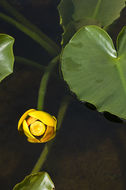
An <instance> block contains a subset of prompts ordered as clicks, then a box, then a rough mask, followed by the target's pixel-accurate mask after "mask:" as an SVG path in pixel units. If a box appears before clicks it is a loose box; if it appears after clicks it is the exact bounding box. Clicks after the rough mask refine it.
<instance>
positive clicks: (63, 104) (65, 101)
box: [31, 96, 71, 173]
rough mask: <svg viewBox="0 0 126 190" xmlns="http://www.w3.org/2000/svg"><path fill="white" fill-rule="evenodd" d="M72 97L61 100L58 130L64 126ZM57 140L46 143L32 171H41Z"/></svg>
mask: <svg viewBox="0 0 126 190" xmlns="http://www.w3.org/2000/svg"><path fill="white" fill-rule="evenodd" d="M70 100H71V97H70V96H66V97H65V98H64V99H63V101H62V102H61V105H60V108H59V112H58V116H57V120H58V123H57V130H58V131H59V129H60V128H61V126H62V122H63V118H64V116H65V113H66V111H67V108H68V105H69V103H70ZM54 142H55V139H53V140H51V141H50V142H48V143H46V144H45V146H44V149H43V150H42V152H41V154H40V157H39V159H38V161H37V162H36V164H35V166H34V168H33V170H32V172H31V173H36V172H39V171H40V170H41V168H42V166H43V164H44V162H45V161H46V159H47V156H48V155H49V153H50V150H51V147H52V145H53V143H54Z"/></svg>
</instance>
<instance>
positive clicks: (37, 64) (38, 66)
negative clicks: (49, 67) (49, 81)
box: [15, 56, 46, 71]
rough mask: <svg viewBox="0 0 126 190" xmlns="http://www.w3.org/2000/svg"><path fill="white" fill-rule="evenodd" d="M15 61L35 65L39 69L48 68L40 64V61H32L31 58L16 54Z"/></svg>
mask: <svg viewBox="0 0 126 190" xmlns="http://www.w3.org/2000/svg"><path fill="white" fill-rule="evenodd" d="M15 61H16V62H18V63H23V64H25V65H28V66H33V67H35V68H38V69H39V70H42V71H45V70H46V67H45V66H43V65H40V64H39V63H37V62H35V61H32V60H29V59H27V58H24V57H20V56H15Z"/></svg>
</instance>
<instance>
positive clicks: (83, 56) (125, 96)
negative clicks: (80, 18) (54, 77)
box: [61, 26, 126, 119]
mask: <svg viewBox="0 0 126 190" xmlns="http://www.w3.org/2000/svg"><path fill="white" fill-rule="evenodd" d="M117 44H118V45H117V46H118V51H116V50H115V48H114V45H113V42H112V39H111V38H110V36H109V35H108V34H107V32H105V31H104V30H103V29H101V28H100V27H98V26H86V27H82V28H81V29H80V30H79V31H78V32H77V33H76V34H75V35H74V36H73V38H72V39H71V40H70V42H69V43H68V44H67V45H66V47H65V48H64V50H63V53H62V57H61V68H62V73H63V77H64V80H66V82H67V83H68V85H69V87H70V90H71V91H73V92H74V93H75V94H76V95H77V97H78V99H79V100H81V101H86V102H89V103H91V104H93V105H95V106H96V107H97V109H98V111H100V112H103V111H107V112H110V113H112V114H114V115H117V116H119V117H121V118H124V119H126V28H125V27H124V29H123V30H122V31H121V32H120V34H119V36H118V40H117Z"/></svg>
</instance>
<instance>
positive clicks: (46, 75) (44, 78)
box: [37, 56, 59, 110]
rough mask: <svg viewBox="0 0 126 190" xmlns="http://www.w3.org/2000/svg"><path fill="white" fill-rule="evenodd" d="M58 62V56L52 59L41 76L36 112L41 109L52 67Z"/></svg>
mask: <svg viewBox="0 0 126 190" xmlns="http://www.w3.org/2000/svg"><path fill="white" fill-rule="evenodd" d="M58 60H59V56H57V57H55V58H53V59H52V61H51V62H50V63H49V65H48V67H47V69H46V70H45V72H44V74H43V76H42V79H41V82H40V88H39V94H38V104H37V109H38V110H42V109H43V106H44V99H45V93H46V89H47V84H48V81H49V78H50V75H51V73H52V71H53V69H54V67H55V66H56V64H57V62H58Z"/></svg>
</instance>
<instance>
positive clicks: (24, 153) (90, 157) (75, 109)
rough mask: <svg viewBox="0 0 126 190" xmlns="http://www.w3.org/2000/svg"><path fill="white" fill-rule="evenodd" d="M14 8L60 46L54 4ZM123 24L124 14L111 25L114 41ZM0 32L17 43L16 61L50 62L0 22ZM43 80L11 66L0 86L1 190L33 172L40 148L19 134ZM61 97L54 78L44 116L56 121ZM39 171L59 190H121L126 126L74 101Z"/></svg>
mask: <svg viewBox="0 0 126 190" xmlns="http://www.w3.org/2000/svg"><path fill="white" fill-rule="evenodd" d="M24 2H25V3H24ZM13 4H14V5H15V6H16V7H17V8H18V9H19V10H20V11H21V12H22V13H23V14H25V15H26V16H27V18H29V19H31V20H32V21H33V22H34V23H35V24H37V25H40V27H41V28H42V29H43V30H44V31H45V32H46V33H47V34H48V35H49V36H50V37H52V38H53V39H55V40H56V41H57V42H58V41H59V37H58V35H59V33H60V32H61V28H60V27H59V25H58V22H59V18H58V13H57V11H56V2H52V1H51V0H48V1H36V3H35V1H27V3H26V1H20V2H19V1H16V0H15V1H13ZM124 18H125V14H124V13H123V17H122V20H120V22H119V21H118V22H117V23H116V24H115V28H114V30H113V33H114V34H115V35H114V36H116V34H117V32H118V31H119V30H120V28H121V26H122V25H124V24H125V22H126V21H125V20H126V19H124ZM40 23H41V24H40ZM53 25H54V26H55V27H54V26H53ZM0 30H1V32H6V33H8V34H10V35H12V36H13V37H15V38H16V42H15V47H14V52H15V55H21V56H25V57H28V58H31V59H33V60H36V61H38V62H39V63H42V64H46V63H47V61H48V60H49V59H50V58H49V57H48V55H47V54H46V52H44V51H43V50H42V49H41V47H39V46H38V45H37V44H36V43H34V42H32V41H31V40H30V39H29V38H28V37H26V36H25V35H24V34H22V33H21V32H19V31H18V30H16V29H14V28H13V27H11V26H10V25H8V24H6V23H4V22H2V21H1V28H0ZM26 41H27V44H25V43H26ZM41 76H42V73H41V71H38V70H36V69H34V68H29V67H28V66H24V65H23V64H22V65H21V64H20V65H19V64H18V63H15V69H14V73H13V74H12V75H11V76H9V77H7V78H6V79H5V80H4V81H3V82H2V83H1V85H0V107H1V109H0V185H1V190H11V189H12V187H13V186H14V185H15V184H16V183H17V182H19V181H21V180H22V179H23V178H24V177H25V176H26V175H28V174H29V173H30V172H31V170H32V168H33V166H34V164H35V162H36V160H37V158H38V156H39V155H40V152H41V150H42V148H43V146H44V145H43V144H30V143H28V142H27V141H26V138H25V137H22V136H20V135H19V134H18V132H17V123H18V119H19V118H20V116H21V115H22V113H23V112H24V111H26V110H27V109H30V108H36V104H37V95H38V88H39V84H40V79H41ZM64 91H65V92H66V88H64V85H63V84H61V83H60V81H56V79H55V78H52V80H51V81H50V83H49V89H48V93H47V96H46V104H45V110H46V111H48V112H50V113H51V114H53V115H56V113H57V111H58V107H59V105H60V102H61V99H62V97H63V96H64V94H65V92H64ZM43 170H45V171H47V172H48V173H49V174H50V176H51V177H52V179H53V181H54V183H55V186H56V189H57V190H58V189H59V190H77V189H84V190H111V189H115V190H125V189H126V182H125V180H126V172H125V171H126V129H125V124H121V123H114V122H110V121H108V120H107V119H105V118H104V116H103V115H102V114H100V113H98V112H97V111H93V110H90V109H88V108H87V107H85V106H84V104H82V103H80V102H78V101H77V100H76V99H74V101H73V102H72V103H71V104H70V106H69V109H68V111H67V114H66V117H65V119H64V122H63V125H62V128H61V130H60V133H59V134H58V136H57V137H56V143H55V144H54V146H53V147H52V150H51V152H50V155H49V157H48V159H47V161H46V163H45V165H44V168H43Z"/></svg>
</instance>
